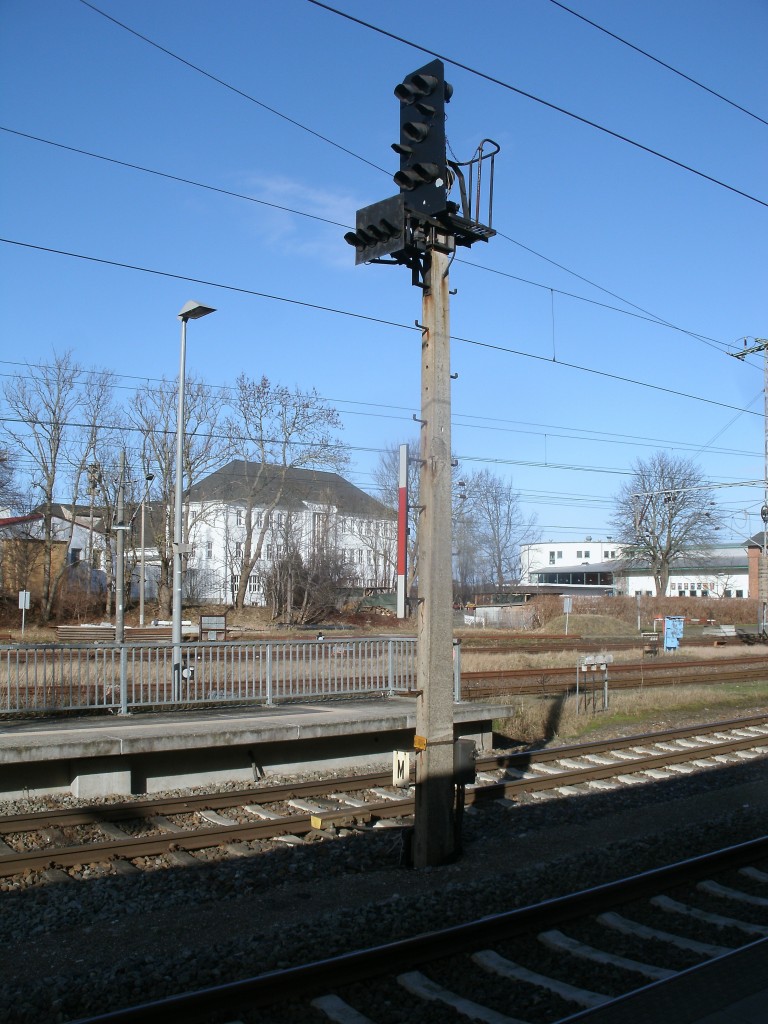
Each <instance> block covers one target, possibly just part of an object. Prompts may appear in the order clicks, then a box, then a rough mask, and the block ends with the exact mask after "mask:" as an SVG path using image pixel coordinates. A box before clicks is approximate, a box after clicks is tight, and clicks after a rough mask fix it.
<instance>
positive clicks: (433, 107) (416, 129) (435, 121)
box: [392, 60, 453, 216]
mask: <svg viewBox="0 0 768 1024" xmlns="http://www.w3.org/2000/svg"><path fill="white" fill-rule="evenodd" d="M452 92H453V90H452V89H451V87H450V85H449V84H448V83H447V82H446V81H445V72H444V68H443V63H442V61H440V60H433V61H432V62H431V63H429V64H427V65H425V66H424V67H423V68H419V69H418V70H417V71H414V72H413V73H412V74H410V75H406V77H405V79H404V81H402V82H401V83H400V85H398V86H397V87H396V88H395V96H397V98H398V99H399V100H400V140H399V142H396V143H394V144H393V145H392V148H393V149H394V151H395V152H396V153H397V154H398V155H399V157H400V169H399V171H398V172H397V173H396V174H395V175H394V180H395V184H396V185H397V186H398V188H399V189H400V190H401V192H403V193H404V199H405V203H406V206H407V208H408V209H409V210H411V211H413V212H414V213H417V214H422V215H426V216H433V215H434V214H437V213H443V212H445V210H446V209H447V203H448V181H449V177H448V164H447V159H446V141H445V104H446V102H447V101H448V100H449V99H450V97H451V94H452ZM415 112H418V115H419V120H416V119H415V117H414V113H415Z"/></svg>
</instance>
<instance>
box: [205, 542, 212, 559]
mask: <svg viewBox="0 0 768 1024" xmlns="http://www.w3.org/2000/svg"><path fill="white" fill-rule="evenodd" d="M205 557H206V558H213V541H212V540H209V541H206V544H205Z"/></svg>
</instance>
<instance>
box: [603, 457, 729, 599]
mask: <svg viewBox="0 0 768 1024" xmlns="http://www.w3.org/2000/svg"><path fill="white" fill-rule="evenodd" d="M632 469H633V475H632V478H631V479H630V480H629V481H628V482H627V483H625V484H623V485H622V487H621V489H620V491H619V494H618V495H617V497H616V499H615V505H614V512H613V517H612V526H613V530H614V534H615V535H616V538H617V540H618V541H619V542H620V543H621V544H622V547H623V557H624V559H625V560H626V561H627V562H628V563H629V564H633V565H648V566H649V568H650V571H651V573H652V575H653V577H654V579H655V581H656V594H657V595H658V596H661V597H663V596H664V595H665V594H666V593H667V586H668V584H669V574H670V568H671V565H672V562H673V561H674V559H675V558H677V557H678V556H679V555H681V554H682V553H683V552H686V553H687V554H703V553H706V552H707V551H708V550H709V549H710V548H711V547H712V545H713V544H714V542H715V540H716V533H717V530H718V529H719V519H720V516H719V513H718V511H717V509H716V506H715V503H714V501H712V487H711V485H710V484H709V482H708V481H707V480H706V479H705V478H704V476H703V474H702V472H701V470H700V469H699V468H698V466H696V465H695V463H694V462H693V461H692V460H690V459H686V458H683V457H677V456H674V455H670V454H669V453H668V452H664V451H659V452H656V453H655V454H654V455H652V456H651V457H650V458H649V459H647V460H641V459H638V460H637V461H636V462H635V463H634V465H633V467H632Z"/></svg>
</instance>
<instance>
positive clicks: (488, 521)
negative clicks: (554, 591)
mask: <svg viewBox="0 0 768 1024" xmlns="http://www.w3.org/2000/svg"><path fill="white" fill-rule="evenodd" d="M465 488H466V496H467V497H466V505H465V508H464V510H463V515H464V516H465V517H466V518H467V519H468V520H469V521H471V523H472V524H473V527H474V540H475V552H476V557H477V560H478V563H479V565H480V567H481V568H482V571H483V574H484V576H485V581H486V582H488V583H491V584H493V585H494V586H497V587H502V586H504V585H505V584H507V583H509V582H511V581H512V580H517V579H519V577H520V545H521V544H525V543H526V542H528V541H530V540H532V539H533V535H534V533H535V530H536V517H535V516H525V515H524V514H523V512H522V510H521V508H520V498H519V495H518V493H517V491H516V490H515V488H514V486H513V484H512V481H511V480H505V479H503V478H502V477H499V476H496V474H494V473H491V472H490V470H487V469H483V470H480V471H479V472H476V473H471V474H469V475H468V476H467V477H466V480H465Z"/></svg>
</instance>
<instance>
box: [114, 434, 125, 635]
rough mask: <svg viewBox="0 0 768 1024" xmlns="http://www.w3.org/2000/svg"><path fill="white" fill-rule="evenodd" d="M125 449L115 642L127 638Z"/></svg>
mask: <svg viewBox="0 0 768 1024" xmlns="http://www.w3.org/2000/svg"><path fill="white" fill-rule="evenodd" d="M125 529H126V527H125V451H124V450H123V451H122V452H120V479H119V480H118V482H117V522H116V523H115V531H116V533H117V567H116V570H115V642H116V643H118V644H121V643H122V642H123V640H124V639H125Z"/></svg>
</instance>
